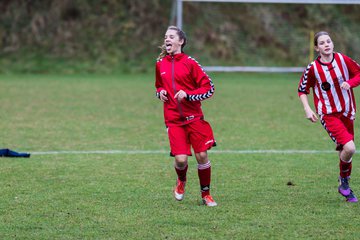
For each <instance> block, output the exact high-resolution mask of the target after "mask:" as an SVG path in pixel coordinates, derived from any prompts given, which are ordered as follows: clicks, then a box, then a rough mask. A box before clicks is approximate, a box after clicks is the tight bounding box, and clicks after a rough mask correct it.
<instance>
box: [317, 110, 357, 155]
mask: <svg viewBox="0 0 360 240" xmlns="http://www.w3.org/2000/svg"><path fill="white" fill-rule="evenodd" d="M321 124H322V125H323V127H324V128H325V130H326V131H327V132H328V134H329V136H330V138H331V139H332V140H333V141H334V142H335V143H336V145H337V147H336V150H338V151H340V150H342V147H343V146H344V145H345V144H346V143H348V142H350V141H354V120H351V119H350V118H347V117H345V116H344V115H342V113H336V114H328V115H323V116H321Z"/></svg>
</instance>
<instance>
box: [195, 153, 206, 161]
mask: <svg viewBox="0 0 360 240" xmlns="http://www.w3.org/2000/svg"><path fill="white" fill-rule="evenodd" d="M195 155H196V160H197V161H198V163H202V164H204V163H207V162H208V155H207V152H199V153H196V154H195Z"/></svg>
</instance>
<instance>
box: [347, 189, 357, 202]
mask: <svg viewBox="0 0 360 240" xmlns="http://www.w3.org/2000/svg"><path fill="white" fill-rule="evenodd" d="M346 201H347V202H357V201H358V199H357V197H356V196H355V194H354V193H353V191H352V190H351V189H350V194H349V195H347V196H346Z"/></svg>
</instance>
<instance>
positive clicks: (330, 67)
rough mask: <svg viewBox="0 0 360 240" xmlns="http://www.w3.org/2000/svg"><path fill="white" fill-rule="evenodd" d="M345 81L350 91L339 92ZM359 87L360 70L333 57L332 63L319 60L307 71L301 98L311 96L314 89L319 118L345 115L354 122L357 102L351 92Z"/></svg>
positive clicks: (347, 60) (338, 55)
mask: <svg viewBox="0 0 360 240" xmlns="http://www.w3.org/2000/svg"><path fill="white" fill-rule="evenodd" d="M344 81H346V82H347V83H348V84H349V85H350V86H351V89H350V90H347V91H346V90H343V89H341V88H340V86H341V84H342V83H343V82H344ZM359 84H360V66H359V64H357V63H356V62H355V61H354V60H352V59H351V58H349V57H348V56H346V55H343V54H341V53H334V54H333V59H332V61H331V62H329V63H322V62H321V61H320V56H319V57H318V58H317V59H316V60H315V61H313V62H312V63H310V64H309V65H308V66H307V68H306V69H305V71H304V73H303V75H302V77H301V79H300V83H299V88H298V94H299V96H300V95H302V94H309V93H310V88H313V97H314V104H315V108H316V112H317V114H319V115H320V116H321V115H324V114H332V113H342V114H343V115H344V116H345V117H348V118H350V119H354V118H355V111H356V105H355V98H354V93H353V90H352V88H353V87H356V86H358V85H359Z"/></svg>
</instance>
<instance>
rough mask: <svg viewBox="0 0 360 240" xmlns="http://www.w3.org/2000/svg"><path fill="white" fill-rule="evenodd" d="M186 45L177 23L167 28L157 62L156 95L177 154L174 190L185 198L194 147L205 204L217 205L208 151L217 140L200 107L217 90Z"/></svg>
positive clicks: (173, 151) (181, 197)
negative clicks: (211, 187)
mask: <svg viewBox="0 0 360 240" xmlns="http://www.w3.org/2000/svg"><path fill="white" fill-rule="evenodd" d="M185 45H186V36H185V33H184V32H183V31H181V30H180V29H179V28H177V27H175V26H170V27H168V29H167V31H166V33H165V38H164V44H163V46H162V52H161V53H160V55H159V57H158V61H157V63H156V81H155V87H156V96H157V97H158V98H159V99H160V100H161V101H162V102H163V103H164V118H165V125H166V128H167V133H168V137H169V142H170V149H171V152H170V154H171V156H173V157H175V164H174V167H175V171H176V173H177V181H176V186H175V188H174V192H173V193H174V197H175V199H176V200H178V201H181V200H183V198H184V193H185V185H186V173H187V169H188V156H191V149H190V148H191V146H192V148H193V150H194V153H195V157H196V160H197V162H198V176H199V180H200V189H201V197H202V200H203V202H204V204H205V205H206V206H216V205H217V204H216V202H215V201H214V200H213V198H212V196H211V195H210V179H211V164H210V161H209V159H208V154H207V150H209V149H210V148H211V147H212V146H215V145H216V142H215V139H214V136H213V131H212V129H211V126H210V124H209V123H208V122H206V121H205V120H204V115H203V112H202V110H201V101H202V100H205V99H207V98H210V97H211V96H212V95H213V93H214V90H215V89H214V85H213V83H212V81H211V79H210V78H209V76H208V75H207V74H206V73H205V72H204V70H203V69H202V68H201V66H200V65H199V63H198V62H196V60H194V59H193V58H192V57H190V56H188V55H186V54H185V53H184V52H183V48H184V47H185Z"/></svg>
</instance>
